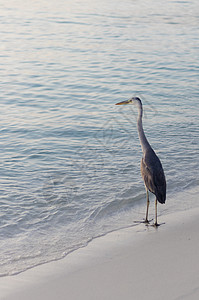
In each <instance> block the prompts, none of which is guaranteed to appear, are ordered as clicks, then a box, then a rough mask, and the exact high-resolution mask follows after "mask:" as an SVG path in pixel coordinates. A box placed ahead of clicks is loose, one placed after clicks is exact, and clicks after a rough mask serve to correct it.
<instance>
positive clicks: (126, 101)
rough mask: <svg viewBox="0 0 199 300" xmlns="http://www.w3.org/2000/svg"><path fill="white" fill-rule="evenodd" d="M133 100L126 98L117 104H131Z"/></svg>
mask: <svg viewBox="0 0 199 300" xmlns="http://www.w3.org/2000/svg"><path fill="white" fill-rule="evenodd" d="M130 102H131V100H125V101H122V102H119V103H116V104H115V105H124V104H129V103H130Z"/></svg>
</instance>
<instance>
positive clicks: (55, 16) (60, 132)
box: [0, 0, 199, 276]
mask: <svg viewBox="0 0 199 300" xmlns="http://www.w3.org/2000/svg"><path fill="white" fill-rule="evenodd" d="M0 32H1V38H0V39H1V43H0V78H1V92H0V113H1V117H0V192H1V194H0V275H1V276H6V275H11V274H16V273H18V272H21V271H23V270H26V269H27V268H30V267H33V266H35V265H38V264H41V263H44V262H48V261H51V260H55V259H59V258H62V257H64V256H65V255H67V253H69V252H70V251H72V250H75V249H77V248H79V247H81V246H83V245H86V244H87V243H88V241H90V240H91V239H92V238H94V237H98V236H100V235H102V234H105V233H107V232H109V231H112V230H116V229H119V228H122V227H126V226H130V225H132V224H133V222H134V221H135V220H142V218H143V217H144V215H145V188H144V184H143V181H142V178H141V175H140V159H141V155H142V154H141V147H140V145H139V139H138V135H137V128H136V115H137V111H136V109H135V108H134V107H133V106H125V107H118V106H115V105H114V104H115V103H116V102H118V101H122V100H126V99H128V98H129V97H131V96H139V97H141V98H142V100H143V105H144V109H145V114H144V120H143V123H144V128H145V132H146V135H147V137H148V139H149V141H150V143H151V145H152V146H153V148H154V149H155V150H156V152H157V154H158V155H159V157H160V159H161V161H162V164H163V166H164V169H165V174H166V178H167V186H168V193H167V202H166V205H159V214H160V215H164V214H166V213H170V212H173V211H175V210H185V209H188V208H192V207H194V206H195V205H198V206H199V202H198V203H197V201H195V200H194V199H195V197H192V196H193V195H195V194H196V192H197V191H199V189H198V187H199V127H198V124H199V123H198V120H199V118H198V117H199V84H198V83H199V75H198V74H199V72H198V71H199V64H198V61H199V4H198V0H189V1H178V0H176V1H174V0H173V1H165V0H160V1H154V0H148V1H147V0H146V1H144V0H124V1H119V0H114V1H113V0H111V1H104V0H85V1H80V0H73V1H71V0H65V1H64V0H57V1H53V0H48V1H47V0H40V1H35V0H34V1H33V0H30V1H22V0H21V1H20V0H19V1H16V0H15V1H14V0H9V1H3V0H0ZM180 192H182V194H179V193H180ZM179 195H181V196H179ZM151 199H152V203H151V210H150V216H151V217H153V216H154V201H153V200H154V197H153V196H152V197H151Z"/></svg>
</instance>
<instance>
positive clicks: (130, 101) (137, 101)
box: [115, 97, 142, 106]
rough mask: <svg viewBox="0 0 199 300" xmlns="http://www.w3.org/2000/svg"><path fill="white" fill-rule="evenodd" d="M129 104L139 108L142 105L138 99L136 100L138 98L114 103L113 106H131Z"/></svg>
mask: <svg viewBox="0 0 199 300" xmlns="http://www.w3.org/2000/svg"><path fill="white" fill-rule="evenodd" d="M131 103H132V104H134V105H136V106H141V105H142V102H141V100H140V98H138V97H132V98H130V99H129V100H125V101H122V102H119V103H116V104H115V105H124V104H131Z"/></svg>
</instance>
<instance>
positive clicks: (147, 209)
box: [145, 188, 150, 224]
mask: <svg viewBox="0 0 199 300" xmlns="http://www.w3.org/2000/svg"><path fill="white" fill-rule="evenodd" d="M146 201H147V207H146V219H145V223H147V224H148V223H149V220H148V214H149V203H150V202H149V191H148V189H147V188H146Z"/></svg>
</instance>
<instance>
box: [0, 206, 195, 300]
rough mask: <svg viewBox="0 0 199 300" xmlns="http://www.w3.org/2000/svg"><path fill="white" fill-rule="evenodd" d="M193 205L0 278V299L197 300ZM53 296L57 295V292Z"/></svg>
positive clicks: (100, 238)
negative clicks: (159, 224) (155, 225)
mask: <svg viewBox="0 0 199 300" xmlns="http://www.w3.org/2000/svg"><path fill="white" fill-rule="evenodd" d="M198 215H199V208H196V209H191V210H187V211H183V212H177V213H172V214H170V215H164V216H160V217H159V221H160V223H164V224H163V225H161V226H160V227H158V228H157V229H155V228H154V227H152V226H146V225H144V224H139V225H136V226H132V227H128V228H125V229H120V230H118V231H114V232H111V233H108V234H106V235H104V236H101V237H99V238H96V239H93V240H92V241H91V242H90V243H89V244H88V245H87V246H86V247H83V248H80V249H78V250H76V251H74V252H72V253H70V254H68V255H67V256H66V257H65V258H63V259H61V260H58V261H53V262H50V263H46V264H43V265H40V266H37V267H34V268H32V269H29V270H27V271H25V272H22V273H20V274H18V275H14V276H9V277H2V278H0V300H14V299H16V300H17V299H21V300H25V299H29V300H31V299H38V300H39V299H43V300H47V299H48V300H51V299H55V298H56V297H58V298H59V299H60V300H62V299H72V300H73V299H74V300H79V299H87V300H90V299H115V300H117V299H118V300H119V299H122V298H123V299H125V300H126V299H127V300H128V299H129V300H130V299H132V298H133V299H153V300H154V299H165V300H166V299H176V300H177V299H198V297H199V281H198V279H199V278H198V277H199V275H198V274H199V262H198V257H197V256H198V254H197V252H198V251H197V249H198V247H199V239H198V232H197V228H198V226H199V220H198ZM57 295H59V296H57Z"/></svg>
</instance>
